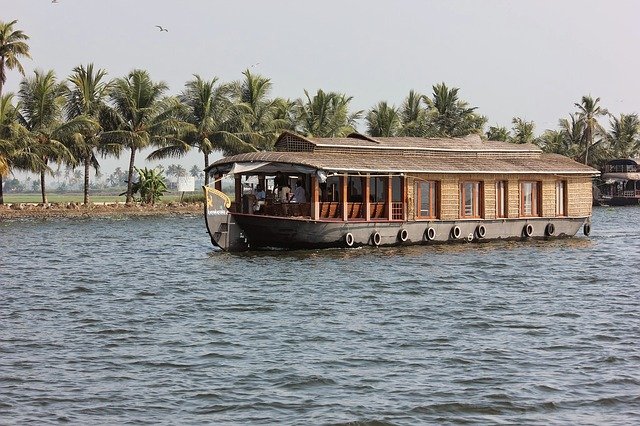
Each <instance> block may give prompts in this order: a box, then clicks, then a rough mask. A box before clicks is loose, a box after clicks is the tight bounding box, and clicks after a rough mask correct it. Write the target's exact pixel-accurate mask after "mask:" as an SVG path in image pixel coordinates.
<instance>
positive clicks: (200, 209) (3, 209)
mask: <svg viewBox="0 0 640 426" xmlns="http://www.w3.org/2000/svg"><path fill="white" fill-rule="evenodd" d="M194 214H198V215H201V214H204V204H203V203H159V204H156V205H153V206H152V205H143V204H136V203H134V204H124V203H98V204H93V203H91V204H89V205H87V206H85V205H83V204H81V203H74V202H71V203H47V204H42V203H39V204H32V203H13V204H3V205H0V222H1V221H3V220H7V219H22V218H28V219H48V218H94V217H95V218H101V217H114V216H117V217H143V216H174V215H194Z"/></svg>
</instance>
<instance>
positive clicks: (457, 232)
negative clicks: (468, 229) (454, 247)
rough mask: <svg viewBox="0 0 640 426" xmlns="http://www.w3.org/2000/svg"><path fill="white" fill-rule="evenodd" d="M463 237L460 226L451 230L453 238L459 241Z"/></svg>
mask: <svg viewBox="0 0 640 426" xmlns="http://www.w3.org/2000/svg"><path fill="white" fill-rule="evenodd" d="M461 235H462V230H461V229H460V227H459V226H457V225H456V226H454V227H453V228H451V236H452V237H453V238H455V239H456V240H457V239H458V238H460V236H461Z"/></svg>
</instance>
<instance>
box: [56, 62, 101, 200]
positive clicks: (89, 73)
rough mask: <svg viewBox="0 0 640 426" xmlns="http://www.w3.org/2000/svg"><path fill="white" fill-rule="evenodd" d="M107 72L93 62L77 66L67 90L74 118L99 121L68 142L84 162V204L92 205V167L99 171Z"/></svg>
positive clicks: (80, 160)
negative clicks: (97, 151) (90, 185)
mask: <svg viewBox="0 0 640 426" xmlns="http://www.w3.org/2000/svg"><path fill="white" fill-rule="evenodd" d="M106 75H107V72H106V71H105V70H103V69H97V70H94V68H93V64H89V65H87V66H86V67H85V66H83V65H81V66H78V67H75V68H74V69H73V74H72V75H71V76H70V77H69V82H70V83H71V89H70V90H69V91H68V92H67V93H66V96H67V104H66V113H67V117H69V118H70V119H73V118H76V117H85V118H86V119H88V120H91V121H92V122H94V123H95V125H93V126H88V127H87V128H86V129H85V130H84V131H83V132H81V133H78V134H76V135H74V137H73V138H72V139H71V140H70V141H68V142H69V143H68V144H67V145H68V147H69V148H70V150H71V152H72V153H73V155H74V156H75V158H76V159H77V160H78V161H79V162H81V163H82V164H83V165H84V184H83V193H84V200H83V201H84V204H89V174H90V169H91V166H93V168H94V169H95V170H96V172H97V171H98V170H99V167H100V165H99V163H98V160H97V158H96V155H95V150H96V148H98V145H99V132H100V128H99V126H98V125H97V122H98V119H99V116H98V114H99V112H100V110H101V109H103V108H105V107H106V105H105V99H106V96H107V90H108V89H109V85H108V83H107V82H105V81H104V78H105V76H106Z"/></svg>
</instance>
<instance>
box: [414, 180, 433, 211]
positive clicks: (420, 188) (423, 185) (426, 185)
mask: <svg viewBox="0 0 640 426" xmlns="http://www.w3.org/2000/svg"><path fill="white" fill-rule="evenodd" d="M416 201H417V204H418V205H417V208H416V211H417V216H418V217H419V218H436V217H438V185H437V182H435V181H421V182H418V184H417V185H416Z"/></svg>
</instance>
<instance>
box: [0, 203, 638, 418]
mask: <svg viewBox="0 0 640 426" xmlns="http://www.w3.org/2000/svg"><path fill="white" fill-rule="evenodd" d="M637 223H640V209H638V208H635V209H596V210H595V214H594V218H593V234H592V237H591V238H588V239H587V238H573V239H564V240H554V241H546V242H539V241H530V242H497V243H488V244H463V245H454V246H420V247H403V248H390V249H385V248H367V247H364V248H359V249H338V250H311V251H296V252H287V251H260V252H251V253H236V254H231V253H223V252H219V251H215V250H212V248H211V246H210V243H209V239H208V236H207V234H206V232H205V230H204V226H203V223H202V219H201V218H199V217H168V218H135V219H131V220H121V219H119V218H113V219H110V218H101V219H96V220H93V219H82V220H65V219H61V220H56V221H51V220H48V221H37V220H35V221H5V222H1V223H0V227H1V228H0V231H1V232H0V277H2V278H1V280H2V281H1V285H0V300H2V307H1V308H0V354H1V355H2V356H0V419H1V420H0V423H3V424H4V423H7V424H24V423H37V424H42V423H45V424H46V423H56V424H57V423H72V424H89V423H97V424H154V425H155V424H254V423H259V424H292V425H293V424H301V423H303V424H306V423H311V424H336V425H341V424H344V425H396V424H460V423H467V424H468V423H472V424H494V423H497V424H504V423H506V424H541V425H546V424H621V425H626V424H629V425H632V424H637V423H639V422H640V410H639V409H638V406H640V397H639V396H638V395H640V373H638V371H640V282H639V281H638V279H637V265H638V264H639V261H640V243H638V241H640V239H639V238H638V237H639V236H640V232H638V228H637V227H636V226H635V225H634V226H631V225H630V224H637ZM42 235H47V238H46V239H43V238H42ZM621 247H623V248H624V250H621Z"/></svg>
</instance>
